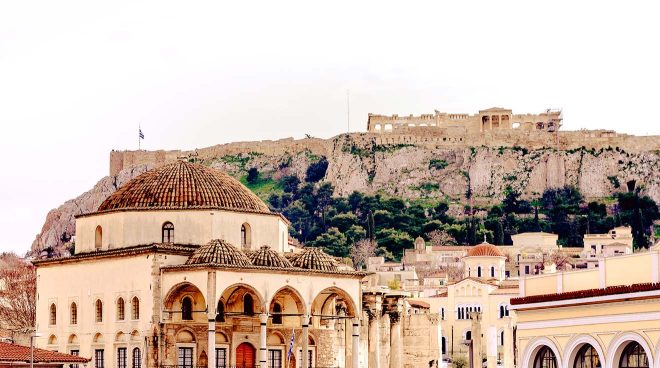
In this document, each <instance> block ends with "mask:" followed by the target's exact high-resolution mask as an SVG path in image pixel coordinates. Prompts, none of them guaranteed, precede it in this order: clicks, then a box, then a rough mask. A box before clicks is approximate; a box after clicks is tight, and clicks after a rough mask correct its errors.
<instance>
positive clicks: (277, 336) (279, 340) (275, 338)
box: [267, 331, 286, 346]
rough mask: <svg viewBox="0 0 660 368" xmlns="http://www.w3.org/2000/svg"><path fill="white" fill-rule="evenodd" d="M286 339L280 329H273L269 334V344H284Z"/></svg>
mask: <svg viewBox="0 0 660 368" xmlns="http://www.w3.org/2000/svg"><path fill="white" fill-rule="evenodd" d="M285 341H286V339H285V338H284V335H282V334H281V333H280V332H279V331H273V332H271V333H270V334H269V335H268V339H267V345H268V346H274V345H284V344H285Z"/></svg>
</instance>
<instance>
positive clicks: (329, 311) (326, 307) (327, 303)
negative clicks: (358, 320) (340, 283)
mask: <svg viewBox="0 0 660 368" xmlns="http://www.w3.org/2000/svg"><path fill="white" fill-rule="evenodd" d="M332 306H334V308H331V307H332ZM340 310H345V313H346V316H348V317H357V316H358V313H357V304H356V303H355V301H354V300H353V298H351V296H350V295H349V294H348V293H347V292H346V291H345V290H342V289H340V288H338V287H336V286H332V287H328V288H325V289H323V290H321V291H319V292H318V293H317V294H316V296H315V297H314V299H313V301H312V310H311V312H312V313H311V314H312V315H322V316H327V315H336V314H337V312H338V311H340Z"/></svg>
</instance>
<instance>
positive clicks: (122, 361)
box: [117, 348, 126, 368]
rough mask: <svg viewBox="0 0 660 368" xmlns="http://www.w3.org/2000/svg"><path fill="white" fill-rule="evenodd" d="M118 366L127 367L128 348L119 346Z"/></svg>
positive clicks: (120, 367)
mask: <svg viewBox="0 0 660 368" xmlns="http://www.w3.org/2000/svg"><path fill="white" fill-rule="evenodd" d="M117 368H126V348H117Z"/></svg>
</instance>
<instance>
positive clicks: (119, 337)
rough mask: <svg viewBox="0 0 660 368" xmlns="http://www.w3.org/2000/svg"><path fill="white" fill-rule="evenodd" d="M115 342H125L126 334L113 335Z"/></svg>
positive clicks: (120, 332)
mask: <svg viewBox="0 0 660 368" xmlns="http://www.w3.org/2000/svg"><path fill="white" fill-rule="evenodd" d="M115 342H126V334H125V333H123V332H122V331H119V332H117V333H116V334H115Z"/></svg>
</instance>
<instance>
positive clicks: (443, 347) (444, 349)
mask: <svg viewBox="0 0 660 368" xmlns="http://www.w3.org/2000/svg"><path fill="white" fill-rule="evenodd" d="M442 354H447V339H446V338H445V337H444V336H442Z"/></svg>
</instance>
